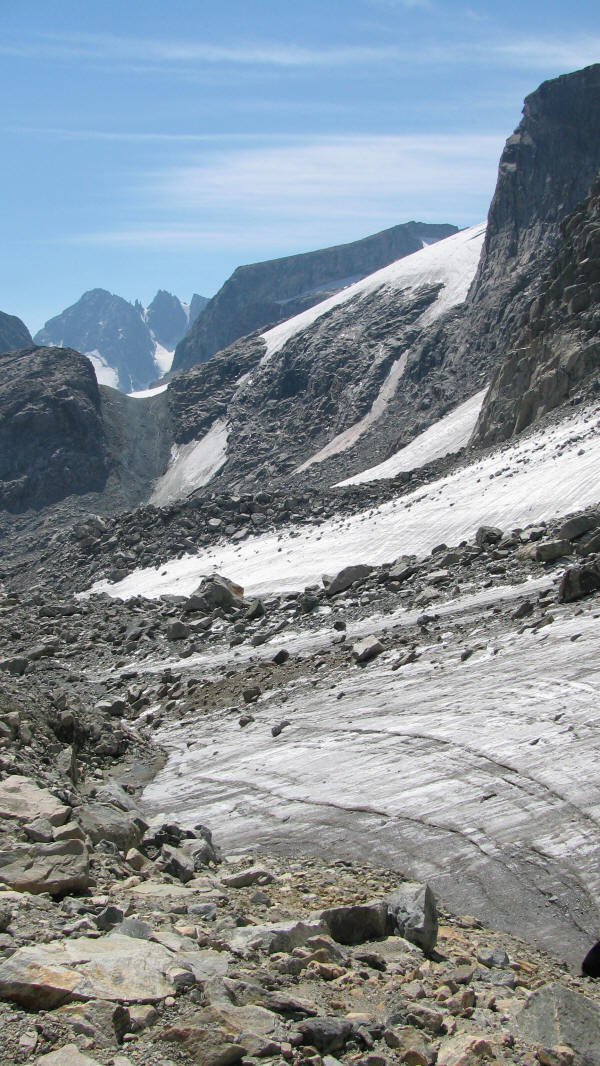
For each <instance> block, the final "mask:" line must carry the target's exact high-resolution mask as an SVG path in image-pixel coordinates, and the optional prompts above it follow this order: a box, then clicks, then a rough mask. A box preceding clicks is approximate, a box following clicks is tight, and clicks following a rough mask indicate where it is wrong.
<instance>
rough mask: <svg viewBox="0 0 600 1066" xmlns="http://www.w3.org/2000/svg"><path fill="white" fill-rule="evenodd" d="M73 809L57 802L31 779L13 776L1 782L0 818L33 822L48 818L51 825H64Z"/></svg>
mask: <svg viewBox="0 0 600 1066" xmlns="http://www.w3.org/2000/svg"><path fill="white" fill-rule="evenodd" d="M70 813H71V808H70V807H66V806H65V805H64V803H61V802H60V800H57V798H56V796H53V795H52V793H51V792H48V790H47V789H46V788H39V787H38V786H37V785H36V783H35V781H32V779H31V778H30V777H21V775H20V774H12V775H11V776H10V777H6V778H5V779H4V781H0V818H16V819H17V821H19V822H32V821H33V819H34V818H47V820H48V821H49V822H50V824H51V825H54V826H57V825H64V823H65V822H66V821H67V819H68V817H69V815H70Z"/></svg>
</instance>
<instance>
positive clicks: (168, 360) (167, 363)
mask: <svg viewBox="0 0 600 1066" xmlns="http://www.w3.org/2000/svg"><path fill="white" fill-rule="evenodd" d="M153 340H154V357H153V358H154V362H155V364H156V367H157V369H158V370H160V373H161V374H167V373H168V372H169V370H170V369H171V365H172V363H173V356H174V355H175V349H174V348H173V351H170V350H169V348H163V346H162V344H159V343H158V341H157V340H156V338H155V337H153Z"/></svg>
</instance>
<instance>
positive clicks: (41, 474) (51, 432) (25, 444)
mask: <svg viewBox="0 0 600 1066" xmlns="http://www.w3.org/2000/svg"><path fill="white" fill-rule="evenodd" d="M106 473H107V469H106V459H105V441H104V429H103V423H102V419H101V415H100V395H99V392H98V385H97V382H96V377H95V374H94V370H93V367H92V365H91V363H90V362H89V361H88V360H87V359H86V358H85V357H84V356H83V355H80V354H79V352H75V351H73V350H72V349H70V348H35V347H31V348H26V349H24V350H22V351H19V352H18V353H16V355H15V353H11V354H10V355H3V356H0V507H2V508H4V509H6V510H9V511H22V510H25V509H27V508H28V507H33V508H38V507H41V506H44V505H45V504H49V503H53V502H54V501H56V500H59V499H62V497H64V496H67V495H69V494H71V493H84V492H89V491H93V490H98V491H99V490H101V489H102V488H103V486H104V483H105V480H106Z"/></svg>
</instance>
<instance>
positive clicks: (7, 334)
mask: <svg viewBox="0 0 600 1066" xmlns="http://www.w3.org/2000/svg"><path fill="white" fill-rule="evenodd" d="M28 344H31V334H30V332H29V330H28V329H27V326H26V325H25V323H24V322H21V319H20V318H17V316H16V315H7V314H5V313H4V311H0V355H4V353H5V352H12V351H15V350H16V349H17V348H25V347H27V345H28Z"/></svg>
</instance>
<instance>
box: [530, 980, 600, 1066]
mask: <svg viewBox="0 0 600 1066" xmlns="http://www.w3.org/2000/svg"><path fill="white" fill-rule="evenodd" d="M516 1024H517V1029H518V1032H519V1034H520V1035H521V1036H524V1037H525V1038H526V1039H527V1040H531V1041H532V1042H533V1043H536V1044H542V1045H543V1046H544V1047H554V1046H556V1045H560V1044H566V1045H567V1046H568V1047H571V1048H573V1050H574V1051H575V1053H576V1055H577V1056H580V1059H581V1062H582V1063H585V1066H600V1006H599V1005H598V1004H597V1003H595V1002H594V1000H593V999H588V997H587V996H582V995H581V993H579V992H573V991H572V990H571V989H570V988H564V987H563V986H562V985H559V984H549V985H543V986H542V987H541V988H537V989H536V990H535V992H532V993H531V995H530V996H529V998H528V999H527V1001H526V1003H525V1005H524V1007H523V1008H522V1009H521V1010H520V1011H519V1014H518V1015H517V1018H516ZM578 1061H579V1060H578Z"/></svg>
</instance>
